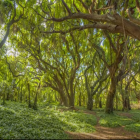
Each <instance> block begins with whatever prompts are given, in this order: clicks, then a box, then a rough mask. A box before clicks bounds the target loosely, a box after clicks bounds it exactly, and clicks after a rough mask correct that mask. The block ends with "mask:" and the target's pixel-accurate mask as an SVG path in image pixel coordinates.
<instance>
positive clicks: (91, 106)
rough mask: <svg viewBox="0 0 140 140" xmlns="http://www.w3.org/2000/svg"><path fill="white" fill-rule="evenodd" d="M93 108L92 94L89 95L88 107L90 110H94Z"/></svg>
mask: <svg viewBox="0 0 140 140" xmlns="http://www.w3.org/2000/svg"><path fill="white" fill-rule="evenodd" d="M92 108H93V99H92V95H88V102H87V109H88V110H92Z"/></svg>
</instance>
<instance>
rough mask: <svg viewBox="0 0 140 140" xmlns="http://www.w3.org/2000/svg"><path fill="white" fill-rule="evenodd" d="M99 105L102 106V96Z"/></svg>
mask: <svg viewBox="0 0 140 140" xmlns="http://www.w3.org/2000/svg"><path fill="white" fill-rule="evenodd" d="M99 107H100V108H102V98H101V97H100V99H99Z"/></svg>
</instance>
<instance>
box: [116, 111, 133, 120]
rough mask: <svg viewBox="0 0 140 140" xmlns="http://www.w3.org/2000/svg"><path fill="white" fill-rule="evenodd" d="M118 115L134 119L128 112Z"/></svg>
mask: <svg viewBox="0 0 140 140" xmlns="http://www.w3.org/2000/svg"><path fill="white" fill-rule="evenodd" d="M118 115H120V116H123V117H128V118H130V119H131V118H132V116H133V115H132V114H129V113H126V112H122V113H118Z"/></svg>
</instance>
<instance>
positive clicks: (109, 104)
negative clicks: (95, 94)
mask: <svg viewBox="0 0 140 140" xmlns="http://www.w3.org/2000/svg"><path fill="white" fill-rule="evenodd" d="M115 92H116V78H115V75H114V76H112V78H111V85H110V90H109V93H108V95H107V101H106V109H105V112H106V113H108V114H110V113H113V101H114V95H115Z"/></svg>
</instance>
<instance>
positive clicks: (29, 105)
mask: <svg viewBox="0 0 140 140" xmlns="http://www.w3.org/2000/svg"><path fill="white" fill-rule="evenodd" d="M28 92H29V102H28V107H29V108H31V107H32V106H31V99H30V98H31V96H30V85H29V83H28Z"/></svg>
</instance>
